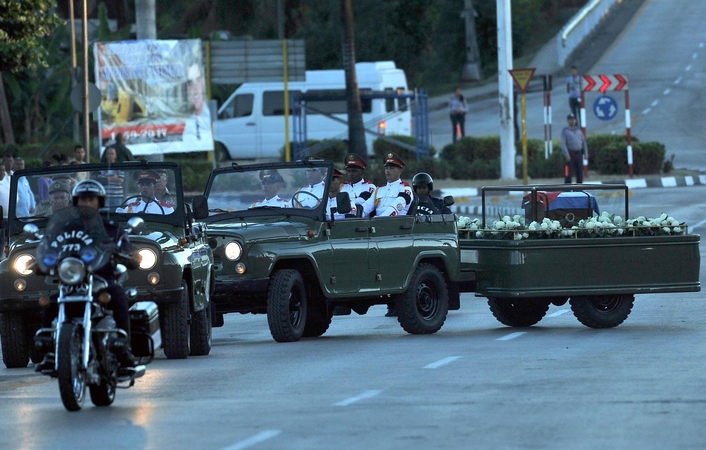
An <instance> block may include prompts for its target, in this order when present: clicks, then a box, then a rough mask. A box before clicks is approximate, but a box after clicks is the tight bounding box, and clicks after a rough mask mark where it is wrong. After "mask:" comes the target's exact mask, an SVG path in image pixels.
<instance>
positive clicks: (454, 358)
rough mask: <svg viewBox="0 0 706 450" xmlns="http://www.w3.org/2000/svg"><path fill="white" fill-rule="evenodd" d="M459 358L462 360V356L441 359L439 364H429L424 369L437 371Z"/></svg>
mask: <svg viewBox="0 0 706 450" xmlns="http://www.w3.org/2000/svg"><path fill="white" fill-rule="evenodd" d="M459 358H460V356H449V357H448V358H444V359H440V360H438V361H437V362H433V363H431V364H427V365H426V366H424V368H425V369H436V368H438V367H441V366H445V365H446V364H448V363H450V362H452V361H456V360H457V359H459Z"/></svg>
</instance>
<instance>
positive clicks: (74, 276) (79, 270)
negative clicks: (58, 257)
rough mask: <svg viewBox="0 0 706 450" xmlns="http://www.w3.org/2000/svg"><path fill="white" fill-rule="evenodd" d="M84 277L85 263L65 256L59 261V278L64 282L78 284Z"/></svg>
mask: <svg viewBox="0 0 706 450" xmlns="http://www.w3.org/2000/svg"><path fill="white" fill-rule="evenodd" d="M85 277H86V265H85V264H84V263H83V261H81V260H80V259H78V258H73V257H71V258H65V259H64V260H63V261H61V262H60V263H59V279H60V280H61V282H62V283H64V284H69V285H74V284H79V283H80V282H81V281H83V279H84V278H85Z"/></svg>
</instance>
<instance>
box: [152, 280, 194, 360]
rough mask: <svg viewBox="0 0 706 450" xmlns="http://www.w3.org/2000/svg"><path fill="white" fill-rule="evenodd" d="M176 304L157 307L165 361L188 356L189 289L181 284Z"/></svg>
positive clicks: (189, 334) (189, 340) (189, 344)
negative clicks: (179, 296) (179, 295)
mask: <svg viewBox="0 0 706 450" xmlns="http://www.w3.org/2000/svg"><path fill="white" fill-rule="evenodd" d="M181 287H182V291H181V298H180V299H179V301H178V302H170V303H163V304H162V305H160V307H159V319H160V323H161V332H162V348H163V349H164V355H165V356H166V357H167V359H184V358H186V357H187V356H189V352H190V347H191V330H190V327H189V287H188V286H187V285H186V282H185V281H182V282H181Z"/></svg>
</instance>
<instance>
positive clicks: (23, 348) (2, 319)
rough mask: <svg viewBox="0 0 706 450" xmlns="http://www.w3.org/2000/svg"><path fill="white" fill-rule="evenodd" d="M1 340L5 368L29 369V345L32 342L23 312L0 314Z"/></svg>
mask: <svg viewBox="0 0 706 450" xmlns="http://www.w3.org/2000/svg"><path fill="white" fill-rule="evenodd" d="M0 340H2V359H3V361H4V362H5V367H7V368H8V369H16V368H19V367H27V363H28V362H29V351H30V349H29V344H30V342H32V340H28V339H27V332H26V324H25V321H24V318H23V317H22V312H21V311H13V312H6V313H2V314H0Z"/></svg>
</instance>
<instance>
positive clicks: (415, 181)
mask: <svg viewBox="0 0 706 450" xmlns="http://www.w3.org/2000/svg"><path fill="white" fill-rule="evenodd" d="M425 185H426V186H429V190H430V191H431V190H432V189H434V179H433V178H432V177H431V175H429V174H428V173H426V172H419V173H418V174H416V175H415V176H414V178H412V187H415V188H417V187H419V186H425ZM415 190H416V189H415Z"/></svg>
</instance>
